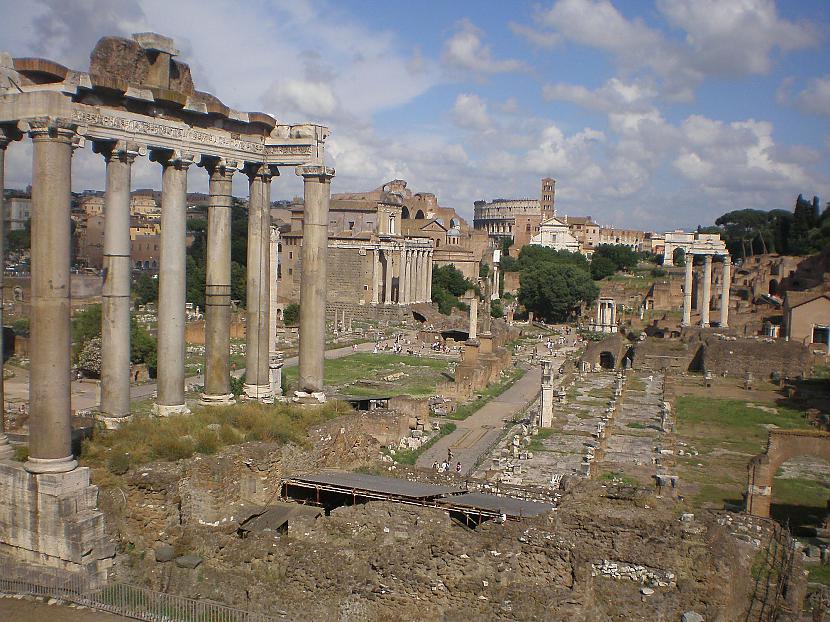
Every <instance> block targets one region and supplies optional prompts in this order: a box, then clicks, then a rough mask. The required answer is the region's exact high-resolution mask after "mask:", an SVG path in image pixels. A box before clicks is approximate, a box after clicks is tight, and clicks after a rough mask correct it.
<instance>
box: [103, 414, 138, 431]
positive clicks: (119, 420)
mask: <svg viewBox="0 0 830 622" xmlns="http://www.w3.org/2000/svg"><path fill="white" fill-rule="evenodd" d="M131 419H132V415H121V416H120V417H113V416H110V415H107V414H104V413H96V414H95V421H98V422H99V423H101V424H102V425H103V426H104V428H106V429H107V430H117V429H118V428H120V427H121V426H122V425H124V424H125V423H127V422H129V421H130V420H131Z"/></svg>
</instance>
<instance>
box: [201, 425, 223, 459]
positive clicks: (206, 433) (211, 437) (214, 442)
mask: <svg viewBox="0 0 830 622" xmlns="http://www.w3.org/2000/svg"><path fill="white" fill-rule="evenodd" d="M217 449H219V438H218V437H217V436H216V432H214V431H213V430H209V429H207V428H205V429H204V430H199V432H197V433H196V453H200V454H215V453H216V450H217Z"/></svg>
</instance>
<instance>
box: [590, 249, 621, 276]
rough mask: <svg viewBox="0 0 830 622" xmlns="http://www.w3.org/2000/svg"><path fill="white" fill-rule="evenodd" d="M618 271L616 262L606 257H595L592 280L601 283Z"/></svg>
mask: <svg viewBox="0 0 830 622" xmlns="http://www.w3.org/2000/svg"><path fill="white" fill-rule="evenodd" d="M616 271H617V266H616V265H615V264H614V262H613V261H612V260H611V259H609V258H608V257H606V256H604V255H599V256H597V255H594V257H593V259H592V260H591V278H592V279H594V280H595V281H601V280H602V279H604V278H605V277H608V276H611V275H612V274H614V273H615V272H616Z"/></svg>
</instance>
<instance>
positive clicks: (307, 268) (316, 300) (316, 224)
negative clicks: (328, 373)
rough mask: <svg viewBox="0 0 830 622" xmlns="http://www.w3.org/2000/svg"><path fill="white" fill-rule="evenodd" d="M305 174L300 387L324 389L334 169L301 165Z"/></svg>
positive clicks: (302, 172)
mask: <svg viewBox="0 0 830 622" xmlns="http://www.w3.org/2000/svg"><path fill="white" fill-rule="evenodd" d="M297 174H298V175H301V176H302V177H303V182H304V183H303V189H304V195H305V213H304V218H303V257H302V261H303V272H302V286H301V288H300V363H299V368H300V369H299V389H300V391H306V392H318V391H322V390H323V383H324V375H323V374H324V361H325V352H326V258H327V256H328V237H329V236H328V220H329V199H330V197H331V179H332V177H334V169H333V168H329V167H327V166H298V167H297Z"/></svg>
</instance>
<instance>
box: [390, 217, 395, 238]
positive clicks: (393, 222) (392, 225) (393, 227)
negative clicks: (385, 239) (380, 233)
mask: <svg viewBox="0 0 830 622" xmlns="http://www.w3.org/2000/svg"><path fill="white" fill-rule="evenodd" d="M389 233H391V234H392V235H395V217H394V216H390V217H389Z"/></svg>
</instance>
